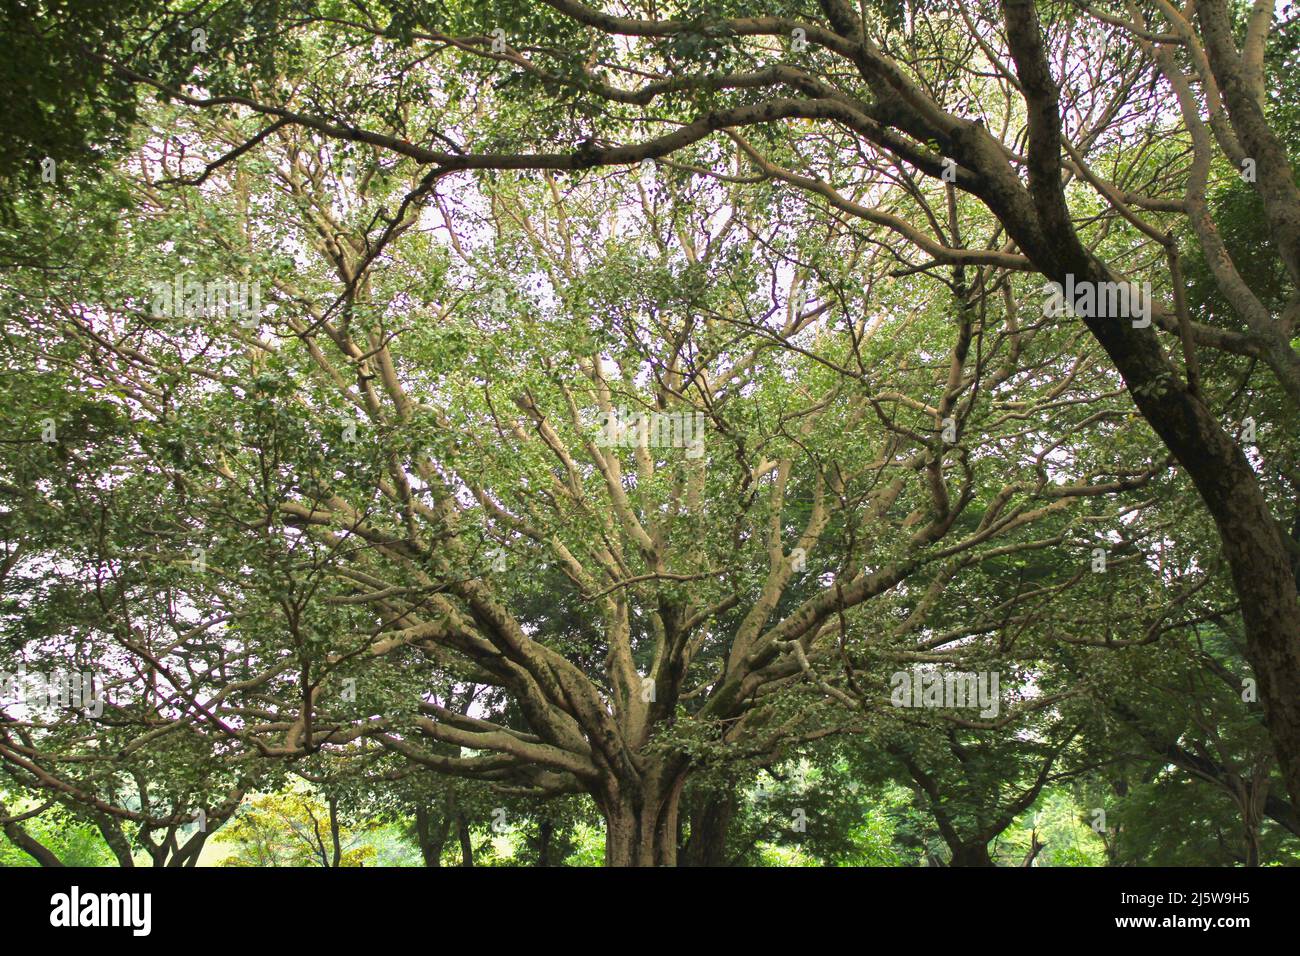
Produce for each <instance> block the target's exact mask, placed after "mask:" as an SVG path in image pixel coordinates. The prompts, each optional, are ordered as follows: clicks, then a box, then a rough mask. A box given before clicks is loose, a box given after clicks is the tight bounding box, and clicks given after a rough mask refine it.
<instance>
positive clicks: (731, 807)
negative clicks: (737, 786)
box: [680, 790, 736, 866]
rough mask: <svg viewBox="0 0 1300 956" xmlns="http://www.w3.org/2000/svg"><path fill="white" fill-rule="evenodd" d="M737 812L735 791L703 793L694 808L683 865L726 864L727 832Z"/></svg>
mask: <svg viewBox="0 0 1300 956" xmlns="http://www.w3.org/2000/svg"><path fill="white" fill-rule="evenodd" d="M735 815H736V794H735V791H734V790H728V791H726V792H725V793H710V794H704V795H701V797H700V799H698V800H697V801H696V802H695V803H694V805H693V806H692V807H691V809H690V813H689V816H690V823H691V833H690V836H689V837H688V838H687V841H686V845H685V846H684V847H683V848H682V853H681V860H680V865H681V866H726V865H727V864H728V857H727V831H728V830H729V829H730V827H731V821H732V818H733V817H735Z"/></svg>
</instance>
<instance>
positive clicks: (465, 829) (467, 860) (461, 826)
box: [456, 814, 474, 866]
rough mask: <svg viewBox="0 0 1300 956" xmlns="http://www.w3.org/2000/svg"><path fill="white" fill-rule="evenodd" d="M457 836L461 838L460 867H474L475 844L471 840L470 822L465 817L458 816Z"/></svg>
mask: <svg viewBox="0 0 1300 956" xmlns="http://www.w3.org/2000/svg"><path fill="white" fill-rule="evenodd" d="M456 835H457V836H458V837H459V838H460V865H461V866H473V865H474V842H473V840H471V839H470V832H469V821H468V820H466V819H465V818H464V817H463V816H461V815H459V814H458V815H457V816H456Z"/></svg>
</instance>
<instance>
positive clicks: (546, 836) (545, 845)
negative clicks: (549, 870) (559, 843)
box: [537, 820, 555, 866]
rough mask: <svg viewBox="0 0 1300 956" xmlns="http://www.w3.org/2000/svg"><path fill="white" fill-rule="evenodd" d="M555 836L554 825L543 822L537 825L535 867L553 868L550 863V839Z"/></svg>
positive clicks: (549, 822) (547, 821)
mask: <svg viewBox="0 0 1300 956" xmlns="http://www.w3.org/2000/svg"><path fill="white" fill-rule="evenodd" d="M554 834H555V824H553V823H552V822H551V821H550V820H543V821H542V822H541V823H539V824H538V825H537V865H538V866H554V864H553V863H552V862H551V838H552V837H553V836H554Z"/></svg>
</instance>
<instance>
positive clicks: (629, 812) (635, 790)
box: [598, 774, 686, 866]
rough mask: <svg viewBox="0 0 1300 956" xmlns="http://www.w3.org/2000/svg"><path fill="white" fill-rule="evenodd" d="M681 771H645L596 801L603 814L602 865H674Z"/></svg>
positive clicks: (682, 775) (681, 779)
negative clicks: (674, 774)
mask: <svg viewBox="0 0 1300 956" xmlns="http://www.w3.org/2000/svg"><path fill="white" fill-rule="evenodd" d="M685 782H686V777H685V775H684V774H678V775H676V776H669V777H667V778H666V779H665V777H663V776H661V775H659V774H648V775H646V776H645V777H643V778H642V780H641V781H638V782H636V783H620V784H618V785H616V786H615V787H613V788H612V790H613V792H611V793H608V794H605V795H603V797H602V799H600V800H599V801H598V803H599V804H600V810H601V813H602V814H603V815H604V817H605V865H606V866H676V865H677V812H678V806H679V804H680V802H681V795H682V785H683V784H684V783H685Z"/></svg>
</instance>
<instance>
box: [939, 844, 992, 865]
mask: <svg viewBox="0 0 1300 956" xmlns="http://www.w3.org/2000/svg"><path fill="white" fill-rule="evenodd" d="M948 865H949V866H996V865H997V864H995V863H994V862H993V858H992V857H991V856H989V845H988V844H987V843H978V842H976V843H963V844H961V845H960V846H957V847H955V848H954V849H953V851H952V859H951V860H949V861H948Z"/></svg>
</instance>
